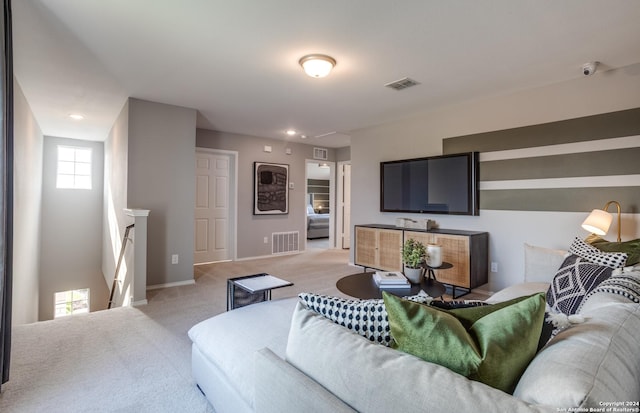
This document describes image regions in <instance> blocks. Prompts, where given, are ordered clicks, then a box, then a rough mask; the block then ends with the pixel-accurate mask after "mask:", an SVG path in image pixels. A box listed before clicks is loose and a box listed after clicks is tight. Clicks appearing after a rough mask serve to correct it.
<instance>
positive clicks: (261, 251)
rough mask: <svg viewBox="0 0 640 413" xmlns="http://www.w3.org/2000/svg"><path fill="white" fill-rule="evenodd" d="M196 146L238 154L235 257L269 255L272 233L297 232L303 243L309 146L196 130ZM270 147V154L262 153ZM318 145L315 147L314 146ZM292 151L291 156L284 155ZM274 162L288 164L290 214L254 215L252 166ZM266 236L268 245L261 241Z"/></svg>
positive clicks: (332, 155) (330, 153) (332, 154)
mask: <svg viewBox="0 0 640 413" xmlns="http://www.w3.org/2000/svg"><path fill="white" fill-rule="evenodd" d="M196 145H197V146H198V147H201V148H212V149H223V150H230V151H237V152H238V211H237V213H238V230H237V233H238V237H237V239H238V251H237V255H238V258H239V259H241V258H248V257H259V256H265V255H270V254H271V234H272V233H274V232H286V231H299V232H300V237H301V239H300V249H302V248H303V245H304V243H303V242H302V237H303V236H304V233H305V232H304V231H305V225H306V197H305V176H306V160H307V159H313V148H314V146H312V145H305V144H299V143H292V142H286V141H282V140H275V139H266V138H259V137H254V136H246V135H238V134H234V133H226V132H218V131H211V130H206V129H198V130H197V132H196ZM265 145H268V146H271V148H272V151H271V152H270V153H268V152H264V147H265ZM316 146H318V145H316ZM286 148H290V149H291V155H287V154H286V153H285V150H286ZM328 158H329V159H328V160H329V161H335V150H334V149H329V151H328ZM254 162H273V163H282V164H288V165H289V182H293V183H294V189H293V190H290V191H289V213H288V214H286V215H253V163H254ZM264 237H267V240H268V243H266V244H265V243H264V242H263V239H264Z"/></svg>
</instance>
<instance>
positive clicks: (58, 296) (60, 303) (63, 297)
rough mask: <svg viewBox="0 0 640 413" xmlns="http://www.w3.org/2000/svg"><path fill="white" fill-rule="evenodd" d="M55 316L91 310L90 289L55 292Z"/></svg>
mask: <svg viewBox="0 0 640 413" xmlns="http://www.w3.org/2000/svg"><path fill="white" fill-rule="evenodd" d="M53 302H54V309H53V318H58V317H64V316H67V315H71V314H82V313H88V312H89V289H88V288H83V289H80V290H69V291H62V292H59V293H55V295H54V299H53Z"/></svg>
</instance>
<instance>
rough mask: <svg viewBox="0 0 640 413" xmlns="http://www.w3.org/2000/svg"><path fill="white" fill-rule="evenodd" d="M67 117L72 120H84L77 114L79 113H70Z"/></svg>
mask: <svg viewBox="0 0 640 413" xmlns="http://www.w3.org/2000/svg"><path fill="white" fill-rule="evenodd" d="M69 117H70V118H71V119H73V120H82V119H84V116H83V115H81V114H79V113H71V114H69Z"/></svg>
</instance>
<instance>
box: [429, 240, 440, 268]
mask: <svg viewBox="0 0 640 413" xmlns="http://www.w3.org/2000/svg"><path fill="white" fill-rule="evenodd" d="M427 265H428V266H429V267H432V268H437V267H439V266H441V265H442V247H441V246H440V245H436V244H427Z"/></svg>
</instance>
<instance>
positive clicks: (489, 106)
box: [351, 65, 640, 291]
mask: <svg viewBox="0 0 640 413" xmlns="http://www.w3.org/2000/svg"><path fill="white" fill-rule="evenodd" d="M637 107H640V65H634V66H630V67H627V68H623V69H618V70H612V71H608V72H605V73H599V74H596V75H595V76H589V77H581V78H577V79H574V80H571V81H567V82H562V83H558V84H554V85H549V86H544V87H540V88H537V89H532V90H527V91H523V92H518V93H513V94H511V95H503V96H496V97H491V98H487V99H483V100H477V101H473V102H467V103H461V104H458V105H452V106H448V107H444V108H440V109H438V110H433V111H430V112H425V113H423V114H421V115H419V116H414V117H410V118H407V119H403V120H402V121H399V122H390V123H387V124H384V125H380V126H376V127H372V128H366V129H362V130H358V131H355V132H353V133H352V135H351V136H352V138H351V143H352V144H351V164H352V182H351V188H352V193H351V202H352V209H351V217H352V220H351V221H352V222H351V223H352V224H366V223H383V224H393V223H394V221H395V219H396V218H397V217H400V216H409V217H412V218H414V219H425V218H430V219H435V220H436V222H437V223H438V224H439V225H440V227H441V228H454V229H469V230H482V231H488V232H489V243H490V245H489V247H490V260H491V261H495V262H497V263H498V271H497V272H495V273H490V275H489V285H488V286H487V287H485V288H487V289H488V290H493V291H495V290H497V289H500V288H502V287H505V286H507V285H511V284H515V283H518V282H522V281H523V262H524V255H523V254H524V253H523V243H525V242H528V243H531V244H534V245H540V246H546V247H551V248H565V249H566V248H568V246H569V244H570V243H571V241H572V239H573V237H575V236H580V237H585V236H586V235H587V234H586V232H585V231H583V230H582V228H581V227H580V224H581V223H582V221H583V220H584V219H585V218H586V216H587V214H586V213H585V212H556V211H505V210H493V209H482V210H481V212H480V216H479V217H466V216H464V217H457V216H444V215H417V214H414V215H412V214H393V213H381V212H380V211H379V179H380V178H379V168H380V166H379V163H380V161H388V160H394V159H404V158H414V157H417V156H430V155H439V154H441V153H442V141H443V138H448V137H456V136H463V135H471V134H476V133H482V132H489V131H497V130H502V129H509V128H516V127H522V126H529V125H536V124H541V123H547V122H554V121H559V120H565V119H572V118H578V117H583V116H589V115H595V114H601V113H607V112H614V111H619V110H625V109H631V108H637ZM596 207H598V208H601V207H602V205H596ZM623 220H624V222H625V225H623V235H622V237H623V239H632V238H638V237H639V236H640V215H639V214H625V215H624V217H623ZM612 231H615V228H612V230H610V233H609V236H608V239H615V235H613V238H612V235H611V234H612V233H613V234H614V232H612ZM352 240H353V237H352Z"/></svg>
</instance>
